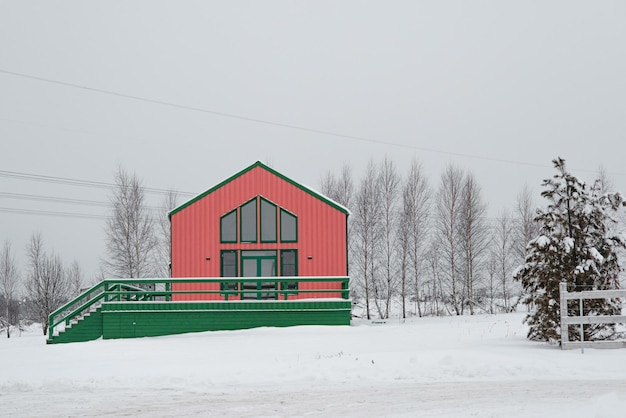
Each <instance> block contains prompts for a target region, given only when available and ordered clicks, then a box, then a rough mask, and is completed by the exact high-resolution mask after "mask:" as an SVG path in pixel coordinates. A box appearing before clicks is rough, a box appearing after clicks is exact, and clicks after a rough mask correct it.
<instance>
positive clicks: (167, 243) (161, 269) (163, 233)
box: [154, 190, 178, 277]
mask: <svg viewBox="0 0 626 418" xmlns="http://www.w3.org/2000/svg"><path fill="white" fill-rule="evenodd" d="M177 201H178V195H177V193H176V192H175V191H173V190H168V191H167V193H166V194H165V196H164V197H163V201H162V202H161V209H160V211H159V214H158V216H157V218H156V219H157V221H156V244H155V247H154V257H155V260H154V269H155V272H154V274H155V277H170V276H171V269H170V266H171V261H172V245H171V244H172V228H171V223H170V218H169V212H170V211H171V210H172V209H175V208H176V206H178V203H177Z"/></svg>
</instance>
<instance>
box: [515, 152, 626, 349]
mask: <svg viewBox="0 0 626 418" xmlns="http://www.w3.org/2000/svg"><path fill="white" fill-rule="evenodd" d="M553 163H554V166H555V168H556V169H557V170H558V173H557V174H556V175H555V176H554V177H553V178H551V179H546V180H544V181H543V184H542V185H543V187H544V188H545V190H544V191H543V192H542V193H541V195H542V196H543V197H544V198H546V199H548V201H549V204H548V206H547V207H546V208H545V209H540V210H538V211H537V216H536V217H535V220H536V221H537V222H538V223H539V224H540V231H539V236H538V237H537V238H535V239H533V240H532V241H530V242H529V243H528V253H527V256H526V260H525V263H524V265H522V266H520V267H519V268H518V270H517V271H516V273H515V274H514V277H515V279H516V280H519V281H520V282H521V283H522V286H523V287H524V289H525V291H526V297H525V300H524V302H525V303H526V304H528V305H530V306H531V308H532V309H531V312H530V313H529V314H528V316H527V317H526V322H527V323H528V324H529V325H530V330H529V332H528V338H529V339H531V340H537V341H559V340H560V315H559V283H560V282H566V283H567V284H568V289H569V290H570V291H574V290H576V291H583V290H607V289H616V288H618V287H619V280H618V276H619V273H620V271H621V267H620V265H619V263H618V259H617V250H618V249H619V248H626V240H625V239H624V238H623V237H622V236H620V235H618V234H615V233H614V232H613V231H612V228H610V226H611V225H612V224H613V223H615V220H614V218H613V214H614V213H615V212H616V211H617V210H618V208H620V207H622V206H624V202H623V199H622V196H621V195H620V194H619V193H603V191H602V188H601V185H600V183H599V182H596V183H595V184H594V185H593V186H592V187H589V186H587V185H585V183H583V182H581V181H579V180H578V179H577V178H576V177H574V176H573V175H571V174H570V173H568V172H567V170H566V169H565V161H564V160H563V159H562V158H557V159H555V160H553ZM575 302H576V303H575V304H574V303H572V305H571V306H570V307H568V311H569V314H570V315H578V312H579V308H578V301H575ZM574 305H576V306H574ZM620 309H621V305H620V303H619V302H618V301H616V300H606V299H590V300H586V301H585V303H584V312H583V314H584V315H616V314H619V312H620ZM612 333H613V325H610V324H594V325H585V327H584V334H585V335H584V338H585V340H593V339H602V338H607V337H609V336H610V335H611V334H612ZM570 335H571V336H573V337H574V338H578V333H577V332H574V330H570Z"/></svg>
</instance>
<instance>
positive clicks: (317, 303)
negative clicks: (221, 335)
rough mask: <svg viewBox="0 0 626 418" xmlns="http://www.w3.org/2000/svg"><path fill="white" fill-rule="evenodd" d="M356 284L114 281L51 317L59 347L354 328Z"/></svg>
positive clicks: (52, 338) (336, 280) (329, 280)
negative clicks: (257, 330) (352, 287)
mask: <svg viewBox="0 0 626 418" xmlns="http://www.w3.org/2000/svg"><path fill="white" fill-rule="evenodd" d="M348 282H349V278H348V277H246V278H242V277H238V278H224V277H219V278H177V279H106V280H104V281H102V282H100V283H98V284H97V285H95V286H93V287H92V288H91V289H89V290H87V291H85V292H84V293H82V294H81V295H80V296H78V297H77V298H75V299H74V300H72V301H70V302H68V303H67V304H65V305H64V306H62V307H60V308H59V309H57V310H56V311H54V312H53V313H52V314H50V316H49V324H48V327H49V329H48V340H47V342H48V343H49V344H52V343H65V342H78V341H89V340H95V339H98V338H105V339H109V338H135V337H150V336H159V335H171V334H181V333H187V332H200V331H218V330H235V329H245V328H254V327H263V326H270V327H285V326H295V325H350V311H351V301H350V299H349V291H348Z"/></svg>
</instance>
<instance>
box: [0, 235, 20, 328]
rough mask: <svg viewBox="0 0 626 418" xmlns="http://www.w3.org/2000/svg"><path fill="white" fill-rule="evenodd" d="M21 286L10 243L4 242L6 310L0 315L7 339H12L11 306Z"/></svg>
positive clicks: (0, 288) (0, 258)
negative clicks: (18, 287)
mask: <svg viewBox="0 0 626 418" xmlns="http://www.w3.org/2000/svg"><path fill="white" fill-rule="evenodd" d="M18 284H19V272H18V269H17V263H16V262H15V256H14V255H13V252H12V251H11V244H10V243H9V241H5V242H4V246H3V247H2V253H0V295H2V297H3V298H4V303H5V305H6V306H5V309H4V312H2V314H0V322H1V323H2V324H4V326H6V330H7V338H11V325H14V322H15V321H12V316H13V315H12V312H11V305H12V303H13V301H14V299H15V292H16V291H17V286H18Z"/></svg>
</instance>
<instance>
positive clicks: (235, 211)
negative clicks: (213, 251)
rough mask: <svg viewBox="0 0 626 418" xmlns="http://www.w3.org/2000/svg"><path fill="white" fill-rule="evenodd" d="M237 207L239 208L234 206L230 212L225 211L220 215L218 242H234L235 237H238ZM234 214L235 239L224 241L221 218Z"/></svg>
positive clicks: (235, 241)
mask: <svg viewBox="0 0 626 418" xmlns="http://www.w3.org/2000/svg"><path fill="white" fill-rule="evenodd" d="M237 209H239V208H235V209H233V210H231V211H230V212H227V213H225V214H224V215H222V216H220V243H222V244H236V243H237V242H238V241H237V237H238V233H239V231H238V227H239V216H238V213H237ZM233 213H234V214H235V240H234V241H226V240H224V225H223V223H222V222H223V220H224V218H226V217H227V216H229V215H231V214H233Z"/></svg>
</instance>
